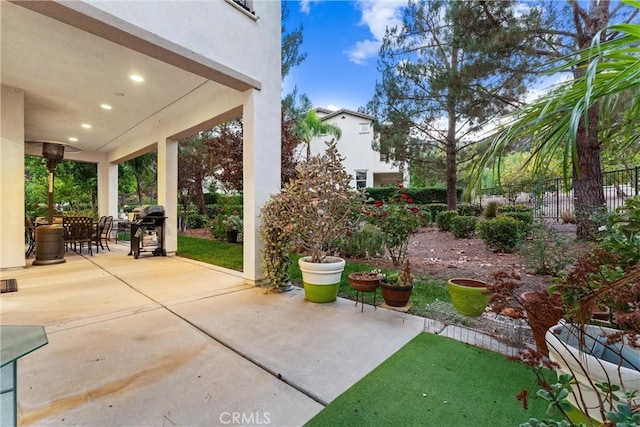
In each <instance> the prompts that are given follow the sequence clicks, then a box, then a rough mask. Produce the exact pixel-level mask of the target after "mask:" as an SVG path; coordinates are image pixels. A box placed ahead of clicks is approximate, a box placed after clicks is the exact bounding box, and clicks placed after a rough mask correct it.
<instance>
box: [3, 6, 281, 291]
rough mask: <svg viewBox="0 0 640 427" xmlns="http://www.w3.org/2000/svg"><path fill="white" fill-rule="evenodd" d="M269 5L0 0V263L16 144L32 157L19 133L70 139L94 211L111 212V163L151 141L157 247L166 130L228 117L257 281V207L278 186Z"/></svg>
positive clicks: (10, 238) (15, 206)
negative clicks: (237, 150)
mask: <svg viewBox="0 0 640 427" xmlns="http://www.w3.org/2000/svg"><path fill="white" fill-rule="evenodd" d="M280 8H281V5H280V2H277V1H251V0H249V1H247V0H245V1H240V0H238V1H232V0H211V1H174V2H171V1H165V2H157V1H133V0H122V1H92V0H75V1H6V0H5V1H1V2H0V18H1V23H0V31H1V36H0V41H1V43H2V63H1V66H2V70H1V73H0V83H1V85H2V86H1V88H2V93H1V98H2V105H1V126H0V136H1V142H0V189H1V194H2V197H0V269H2V270H4V269H10V268H22V267H24V266H25V265H26V261H25V251H24V228H23V224H24V221H25V218H24V216H25V206H24V203H25V197H24V156H25V155H26V154H33V155H42V148H41V146H42V145H41V144H40V146H38V144H32V143H29V141H43V140H46V141H55V142H60V143H65V144H70V145H71V146H74V147H75V148H77V149H79V150H80V151H79V152H77V150H73V149H72V148H71V147H67V149H66V150H65V151H66V152H65V158H67V159H70V160H77V161H83V162H91V163H96V164H97V170H98V177H97V178H98V210H99V212H98V214H99V215H112V216H114V217H117V215H118V164H119V163H121V162H124V161H127V160H129V159H131V158H134V157H136V156H139V155H141V154H144V153H147V152H150V151H157V154H158V155H157V159H158V176H157V194H158V204H160V205H163V206H164V208H165V215H166V216H167V217H168V218H167V221H166V232H165V249H166V250H167V252H168V253H175V252H176V249H177V173H178V172H177V158H178V141H179V140H180V139H183V138H185V137H188V136H191V135H194V134H196V133H197V132H199V131H201V130H205V129H209V128H211V127H214V126H215V125H217V124H220V123H224V122H226V121H228V120H231V119H234V118H237V117H240V116H242V118H243V123H244V131H243V153H244V154H243V156H244V158H243V167H244V189H245V191H244V202H245V206H244V267H243V272H242V274H243V275H244V277H245V279H246V280H248V281H256V280H259V279H261V278H262V273H261V269H260V252H259V250H260V246H261V244H260V236H259V232H258V230H259V210H260V207H261V206H262V204H263V203H264V202H265V201H266V200H267V199H268V197H269V195H270V194H272V193H275V192H277V191H279V189H280V169H279V168H280V139H281V136H280V108H281V107H280V93H281V79H280V65H281V64H280V49H281V46H280V33H281V10H280ZM134 74H135V75H138V76H139V78H137V80H133V79H132V78H131V77H130V76H131V75H134ZM140 77H141V78H140ZM74 151H75V152H74ZM43 202H45V201H43ZM29 262H31V260H29ZM38 268H44V267H38Z"/></svg>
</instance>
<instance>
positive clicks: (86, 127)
mask: <svg viewBox="0 0 640 427" xmlns="http://www.w3.org/2000/svg"><path fill="white" fill-rule="evenodd" d="M80 126H82V127H83V128H85V129H91V125H90V124H88V123H83V124H81V125H80Z"/></svg>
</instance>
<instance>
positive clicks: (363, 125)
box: [360, 123, 371, 133]
mask: <svg viewBox="0 0 640 427" xmlns="http://www.w3.org/2000/svg"><path fill="white" fill-rule="evenodd" d="M370 128H371V125H370V124H369V123H360V133H369V129H370Z"/></svg>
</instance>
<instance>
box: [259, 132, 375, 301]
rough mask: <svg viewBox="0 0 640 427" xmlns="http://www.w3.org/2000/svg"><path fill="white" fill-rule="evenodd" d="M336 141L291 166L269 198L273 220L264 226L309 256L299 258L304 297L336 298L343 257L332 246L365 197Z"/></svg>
mask: <svg viewBox="0 0 640 427" xmlns="http://www.w3.org/2000/svg"><path fill="white" fill-rule="evenodd" d="M342 160H343V158H342V156H340V154H339V152H338V149H337V147H336V143H335V140H331V141H330V142H328V143H327V149H326V151H325V152H324V154H322V155H317V156H312V157H310V158H309V160H308V161H306V162H302V163H300V164H299V165H298V167H297V168H296V172H297V176H296V177H295V178H293V179H291V181H290V182H289V183H288V184H287V185H286V186H285V187H284V188H283V189H282V191H281V193H280V194H278V195H276V196H274V199H276V200H277V203H278V204H280V205H281V210H280V212H279V215H278V218H277V220H275V221H273V222H272V223H271V224H265V225H266V226H268V227H273V228H276V229H279V230H281V232H282V233H283V234H285V235H286V236H288V237H289V238H290V243H291V246H292V247H294V248H297V249H299V250H301V251H302V252H304V253H307V254H309V255H307V256H304V257H302V258H300V259H299V261H298V263H299V265H300V270H301V271H302V281H303V285H304V289H305V296H306V298H307V300H309V301H312V302H319V303H326V302H331V301H335V299H336V297H337V295H338V289H339V286H340V279H341V277H342V271H343V270H344V266H345V264H346V263H345V261H344V259H342V258H340V257H337V256H333V255H331V253H332V252H333V244H334V242H336V241H337V240H338V239H340V238H341V237H343V236H345V235H347V234H349V233H350V232H351V230H352V228H354V226H355V224H356V223H357V218H358V215H359V212H360V210H361V206H362V203H363V201H364V196H363V195H362V193H360V192H358V191H355V190H354V189H353V188H352V187H351V180H352V177H351V175H349V174H348V173H347V172H346V170H345V169H344V166H343V165H342Z"/></svg>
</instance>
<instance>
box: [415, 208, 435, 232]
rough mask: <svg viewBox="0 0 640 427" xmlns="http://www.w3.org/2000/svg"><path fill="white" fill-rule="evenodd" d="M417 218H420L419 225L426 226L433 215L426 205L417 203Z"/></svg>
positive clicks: (429, 223) (430, 221)
mask: <svg viewBox="0 0 640 427" xmlns="http://www.w3.org/2000/svg"><path fill="white" fill-rule="evenodd" d="M417 208H418V210H419V211H420V212H418V218H419V219H420V227H428V226H430V225H431V223H433V217H432V216H431V209H429V207H428V206H427V205H418V206H417Z"/></svg>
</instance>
